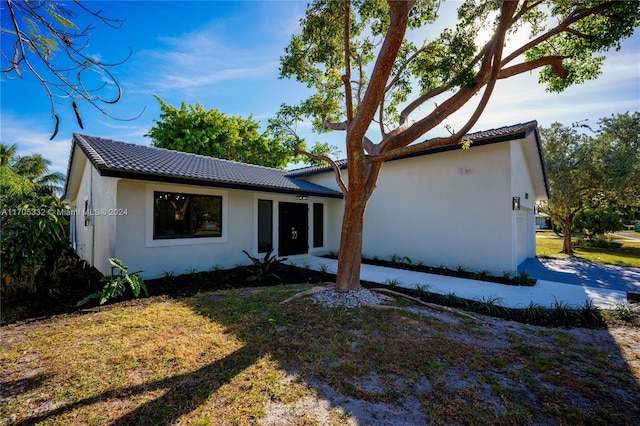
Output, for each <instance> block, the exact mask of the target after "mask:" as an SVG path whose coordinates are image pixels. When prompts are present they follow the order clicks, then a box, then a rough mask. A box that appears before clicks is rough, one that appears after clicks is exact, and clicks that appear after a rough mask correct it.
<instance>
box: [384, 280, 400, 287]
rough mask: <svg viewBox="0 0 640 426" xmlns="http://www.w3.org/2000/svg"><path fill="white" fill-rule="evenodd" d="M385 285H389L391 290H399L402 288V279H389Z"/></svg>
mask: <svg viewBox="0 0 640 426" xmlns="http://www.w3.org/2000/svg"><path fill="white" fill-rule="evenodd" d="M384 283H385V285H388V286H389V288H391V289H395V288H398V287H399V286H400V279H398V278H393V279H391V278H387V279H386V280H385V282H384Z"/></svg>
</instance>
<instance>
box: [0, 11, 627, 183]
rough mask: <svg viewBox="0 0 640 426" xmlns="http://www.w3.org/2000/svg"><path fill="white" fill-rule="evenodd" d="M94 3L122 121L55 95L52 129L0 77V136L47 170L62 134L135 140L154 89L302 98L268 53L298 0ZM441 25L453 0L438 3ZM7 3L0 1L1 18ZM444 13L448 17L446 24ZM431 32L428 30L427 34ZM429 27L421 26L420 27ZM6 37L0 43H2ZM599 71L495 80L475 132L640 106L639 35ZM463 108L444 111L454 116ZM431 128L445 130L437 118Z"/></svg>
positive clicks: (267, 110) (19, 90)
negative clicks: (567, 83) (57, 120)
mask: <svg viewBox="0 0 640 426" xmlns="http://www.w3.org/2000/svg"><path fill="white" fill-rule="evenodd" d="M87 4H88V6H90V7H91V8H93V9H102V10H104V13H105V15H107V16H110V17H114V18H126V21H125V23H124V25H123V27H122V28H121V29H119V30H114V29H110V28H108V27H101V28H99V29H98V30H96V31H94V34H93V37H92V38H91V44H90V46H89V47H88V48H87V49H86V52H91V53H92V54H95V55H99V57H101V58H102V59H103V60H104V61H105V62H114V61H118V60H120V59H122V58H124V57H126V55H127V54H128V49H129V48H131V49H132V51H133V54H132V56H131V58H130V59H129V60H128V61H127V62H125V63H124V64H123V65H120V66H118V67H116V68H114V69H113V73H114V75H115V76H116V78H117V80H118V81H119V82H120V83H121V85H122V87H123V90H124V95H123V98H122V100H121V101H120V102H119V103H118V104H116V105H113V106H110V107H109V112H110V113H111V114H112V115H114V116H116V117H122V118H130V117H135V116H136V115H138V114H139V113H140V112H141V111H143V113H142V115H141V116H140V117H139V118H138V119H136V120H133V121H117V120H113V119H109V118H106V117H105V116H104V115H102V113H100V112H99V111H97V110H94V109H93V108H92V107H90V106H89V105H86V104H80V105H79V106H80V108H81V112H82V118H83V123H84V130H81V129H80V128H79V127H78V125H77V123H76V121H75V118H74V115H73V112H72V109H71V106H70V102H69V101H68V100H61V101H60V102H59V104H58V105H57V107H58V112H59V115H60V117H61V124H60V129H59V133H58V136H57V137H56V138H55V139H54V140H53V141H49V136H50V135H51V132H52V130H53V120H52V118H51V115H50V105H49V103H48V99H47V98H46V97H45V96H44V94H43V92H42V89H41V88H40V86H39V84H38V83H37V82H36V81H35V80H34V79H31V78H28V77H26V76H25V78H22V79H6V78H5V77H2V82H1V94H0V96H1V116H0V119H1V122H0V139H1V141H2V142H3V143H7V144H13V143H17V144H18V146H19V153H20V154H23V155H27V154H32V153H40V154H42V155H44V156H45V158H49V159H50V160H52V162H53V165H52V169H54V170H56V171H61V172H66V168H67V161H68V155H69V149H70V141H71V135H72V133H73V132H82V133H86V134H90V135H95V136H102V137H106V138H111V139H117V140H125V141H128V142H133V143H139V144H145V145H148V144H150V139H149V138H147V137H144V135H145V134H146V133H147V132H148V131H149V129H150V128H151V126H152V125H153V120H154V119H158V118H159V114H160V107H159V105H158V103H157V102H156V101H155V99H153V97H152V95H153V94H158V95H159V96H160V97H162V98H163V99H164V100H166V101H167V102H169V103H170V104H173V105H176V106H179V105H180V103H181V102H183V101H185V102H187V103H191V104H193V103H196V102H200V103H201V104H202V105H203V106H204V107H205V108H217V109H219V110H221V111H223V112H225V113H227V114H229V115H242V116H245V117H246V116H249V115H250V114H253V116H254V118H256V119H257V120H259V121H261V122H262V124H263V125H265V126H266V123H267V119H269V118H271V117H273V116H274V115H275V113H276V111H277V110H278V108H279V106H280V104H281V103H283V102H286V103H290V104H294V103H296V102H297V101H300V100H302V99H304V97H305V96H306V95H307V94H308V92H307V89H306V88H305V87H304V86H302V85H300V84H298V83H297V82H295V81H292V80H280V79H278V67H279V58H280V56H281V55H282V54H283V53H284V48H285V47H286V45H287V43H288V41H289V39H290V37H291V35H292V34H294V33H296V32H299V30H300V28H299V20H300V18H301V17H302V16H303V15H304V11H305V7H306V2H301V1H273V2H269V1H245V2H240V1H235V2H218V1H193V2H192V1H113V0H112V1H108V2H98V1H91V2H88V3H87ZM444 4H445V7H446V8H449V9H448V10H444V12H445V13H444V18H445V19H444V23H443V24H441V26H442V25H447V20H446V18H447V16H450V15H451V13H450V12H451V11H453V7H455V6H457V5H458V4H459V2H457V1H448V2H445V3H444ZM5 17H6V10H4V8H3V10H2V21H3V25H4V22H6V20H5ZM450 22H451V21H449V23H450ZM435 35H436V34H435V33H434V34H433V36H435ZM424 36H428V33H425V34H421V35H420V37H424ZM4 49H5V45H4V43H3V50H4ZM608 56H609V57H608V59H607V61H606V64H605V67H604V74H603V75H602V76H601V77H600V78H599V79H598V80H595V81H591V82H587V83H586V84H584V85H581V86H576V87H572V88H570V89H568V90H567V91H565V92H564V93H562V94H550V93H546V92H545V90H544V87H542V86H540V85H538V84H537V83H536V81H537V74H536V73H532V74H528V75H522V76H517V77H515V78H511V79H508V80H505V81H501V82H499V83H498V87H497V89H496V91H495V93H494V96H493V98H492V100H491V102H490V104H489V107H488V108H487V110H486V111H485V114H484V115H483V117H482V118H481V119H480V121H479V122H478V123H477V125H476V126H475V130H486V129H490V128H495V127H500V126H503V125H509V124H515V123H519V122H525V121H529V120H538V122H539V124H540V125H541V126H548V125H550V124H551V123H552V122H554V121H558V122H561V123H563V124H567V125H568V124H570V123H572V122H575V121H579V120H583V119H589V122H590V123H592V124H595V122H596V121H597V119H598V118H601V117H605V116H610V115H611V114H614V113H623V112H626V111H638V110H640V34H638V32H636V34H635V35H634V36H633V37H632V38H630V39H628V40H626V41H625V42H624V43H623V48H622V50H621V51H619V52H613V53H611V54H609V55H608ZM468 113H469V109H465V110H463V111H461V112H460V113H459V114H456V116H455V117H452V118H451V119H450V120H448V121H447V124H450V125H451V126H453V127H454V128H455V127H456V126H460V125H461V123H462V122H463V120H464V118H465V114H468ZM304 129H305V126H301V133H303V135H305V136H307V137H308V140H309V142H314V141H316V140H321V141H327V142H330V143H333V144H337V145H339V146H341V149H342V150H343V153H344V148H343V147H344V144H343V143H342V139H343V137H344V135H343V134H342V133H340V132H336V133H334V134H330V135H324V134H323V135H315V134H311V133H310V132H305V130H304ZM438 132H441V133H443V132H445V130H444V128H443V127H441V128H440V129H438Z"/></svg>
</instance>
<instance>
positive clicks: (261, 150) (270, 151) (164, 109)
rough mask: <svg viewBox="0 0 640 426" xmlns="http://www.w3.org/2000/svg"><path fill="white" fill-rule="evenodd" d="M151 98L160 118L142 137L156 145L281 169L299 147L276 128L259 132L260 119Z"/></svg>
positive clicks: (322, 149) (323, 149) (323, 148)
mask: <svg viewBox="0 0 640 426" xmlns="http://www.w3.org/2000/svg"><path fill="white" fill-rule="evenodd" d="M155 98H156V99H157V100H158V102H160V109H161V114H160V119H159V120H155V125H154V126H153V127H152V128H151V130H149V133H148V134H147V135H146V136H149V137H150V138H151V139H152V145H153V146H155V147H158V148H166V149H173V150H176V151H182V152H189V153H192V154H199V155H206V156H208V157H215V158H223V159H226V160H233V161H239V162H242V163H249V164H257V165H261V166H266V167H274V168H280V169H282V168H285V167H286V166H287V165H288V164H289V163H290V162H292V161H295V160H297V159H298V158H297V157H296V156H295V153H294V150H295V148H296V147H300V146H303V145H301V143H302V142H301V141H299V140H297V139H295V138H293V137H291V136H290V135H287V134H285V133H283V132H280V131H279V130H278V129H272V128H268V129H267V130H266V131H265V132H262V133H261V132H260V122H258V121H256V120H254V118H253V116H249V117H248V118H243V117H239V116H229V115H227V114H225V113H223V112H221V111H218V110H217V109H209V110H207V109H205V108H204V107H203V106H202V105H200V103H196V105H187V104H186V103H185V102H183V103H182V105H181V106H180V108H179V109H178V108H176V107H174V106H172V105H169V104H168V103H167V102H165V101H164V100H162V99H161V98H160V97H159V96H157V95H155ZM304 146H306V145H304ZM314 149H315V150H316V151H315V152H317V153H318V154H319V155H326V154H328V153H329V152H330V151H331V150H332V149H334V147H332V146H330V145H328V144H319V145H318V146H317V147H314Z"/></svg>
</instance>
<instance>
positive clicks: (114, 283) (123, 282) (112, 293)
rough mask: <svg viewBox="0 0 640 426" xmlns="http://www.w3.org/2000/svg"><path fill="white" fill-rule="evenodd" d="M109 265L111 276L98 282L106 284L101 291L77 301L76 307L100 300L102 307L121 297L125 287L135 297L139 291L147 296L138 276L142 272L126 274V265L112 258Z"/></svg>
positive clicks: (144, 286) (145, 288)
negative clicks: (116, 269) (116, 271)
mask: <svg viewBox="0 0 640 426" xmlns="http://www.w3.org/2000/svg"><path fill="white" fill-rule="evenodd" d="M109 263H111V275H110V276H105V277H102V279H101V280H100V281H101V282H104V283H106V284H105V286H104V288H103V289H102V291H99V292H97V293H91V294H90V295H88V296H87V297H85V298H84V299H82V300H81V301H79V302H78V303H77V304H76V306H82V305H84V304H85V303H87V302H88V301H90V300H92V299H100V302H99V303H100V304H101V305H104V304H105V303H106V302H107V301H108V300H109V299H114V298H116V297H120V296H122V295H123V294H124V292H125V291H126V289H127V285H128V286H129V287H130V288H131V291H132V292H133V295H134V296H135V297H138V296H140V291H143V292H144V294H145V296H148V295H149V292H148V291H147V286H146V285H145V284H144V281H143V280H142V278H140V276H139V274H140V272H142V271H137V272H132V273H127V272H128V269H129V268H128V267H127V265H125V264H124V263H123V262H122V261H121V260H119V259H116V258H113V257H112V258H110V259H109ZM115 268H118V269H119V270H120V272H119V273H118V274H115V273H114V269H115Z"/></svg>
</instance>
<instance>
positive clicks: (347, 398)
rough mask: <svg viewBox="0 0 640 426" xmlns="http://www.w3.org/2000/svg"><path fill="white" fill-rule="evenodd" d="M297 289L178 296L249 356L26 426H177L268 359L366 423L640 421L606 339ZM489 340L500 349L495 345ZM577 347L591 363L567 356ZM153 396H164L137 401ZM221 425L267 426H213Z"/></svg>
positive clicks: (619, 359)
mask: <svg viewBox="0 0 640 426" xmlns="http://www.w3.org/2000/svg"><path fill="white" fill-rule="evenodd" d="M295 291H296V289H294V288H291V287H288V288H287V289H286V290H284V289H281V288H278V287H275V288H269V289H264V288H263V289H240V290H234V291H228V292H214V293H201V294H197V295H195V296H192V297H186V298H177V299H176V300H177V301H178V302H179V303H181V304H183V305H185V306H187V307H188V308H190V309H191V310H192V311H193V312H194V313H196V314H197V315H200V316H202V317H203V318H207V319H208V320H210V321H212V322H215V323H217V324H220V325H221V326H223V327H224V330H225V333H227V334H228V335H229V336H232V337H233V338H234V339H238V340H240V341H242V342H244V346H243V347H242V348H240V349H238V350H236V351H234V352H232V353H229V354H228V355H226V356H225V357H224V358H222V359H219V360H217V361H215V362H213V363H210V364H208V365H206V366H204V367H202V368H200V369H198V370H195V371H192V372H188V373H185V374H180V375H175V376H172V377H167V378H163V379H161V380H157V381H149V382H147V383H144V384H142V385H136V386H129V387H120V388H117V389H112V390H109V391H106V392H104V393H101V394H98V395H95V396H93V397H90V398H85V399H82V400H79V401H76V402H73V403H69V404H67V405H64V406H61V407H57V408H54V409H51V410H49V411H47V412H45V413H42V414H39V415H36V416H34V417H31V418H29V419H26V420H24V421H21V422H20V423H18V424H19V425H28V424H35V423H38V422H41V421H45V420H47V419H51V420H54V419H52V417H55V416H59V415H62V414H65V413H70V412H71V411H73V410H75V409H78V408H81V407H88V406H92V405H94V404H98V403H104V402H107V403H110V402H111V401H113V402H114V404H113V405H114V406H115V407H117V406H118V405H117V403H115V402H117V400H132V401H131V402H130V405H131V404H134V403H135V404H139V405H138V406H137V407H136V408H135V409H134V410H133V411H131V412H129V413H126V414H124V415H122V416H121V417H119V418H118V419H116V420H115V421H114V422H113V423H112V424H115V425H130V424H156V425H170V424H175V423H176V422H178V421H179V420H180V419H181V418H183V417H184V416H187V415H189V414H190V413H192V412H194V411H195V410H197V409H198V408H199V407H202V406H203V405H205V402H206V401H207V400H208V399H210V398H211V397H212V396H213V395H215V394H216V392H218V391H219V390H220V388H221V387H222V386H224V385H225V384H228V383H230V382H232V381H234V379H235V378H236V376H238V375H240V374H241V373H242V372H243V371H245V370H246V369H248V368H249V367H250V366H252V365H253V364H254V363H256V362H257V361H258V360H259V359H261V358H262V357H264V356H269V357H270V358H271V359H272V360H273V361H275V362H276V364H277V368H278V369H281V370H283V371H285V372H286V373H288V374H290V375H293V376H295V377H296V378H298V379H299V380H300V383H303V384H306V385H307V386H308V387H310V388H313V389H315V390H316V391H317V395H318V397H319V398H321V399H323V400H324V401H326V402H327V403H328V406H329V409H331V408H336V407H338V408H340V409H342V411H344V412H346V413H349V414H350V415H351V417H352V418H353V420H355V422H356V424H371V425H405V424H429V423H436V424H438V423H439V424H451V423H454V424H529V423H544V424H546V423H550V424H555V423H567V424H597V423H601V424H633V420H632V419H637V415H639V414H640V410H639V409H638V406H637V401H638V400H639V398H640V387H639V385H638V383H637V381H636V380H637V379H634V375H633V373H632V372H631V370H630V367H629V366H628V365H627V363H626V361H625V359H624V357H623V355H622V353H621V352H620V349H619V348H618V346H617V342H616V340H615V338H614V337H612V336H609V335H607V334H606V332H604V331H602V334H599V335H598V336H600V337H599V340H597V341H591V340H589V339H588V338H585V340H584V342H583V341H582V340H580V339H582V337H580V336H581V334H579V333H577V334H576V335H575V336H573V335H571V336H570V335H568V334H569V333H568V332H564V333H562V334H560V335H559V336H560V337H554V335H552V334H547V332H546V331H544V330H542V331H540V332H539V333H538V334H535V333H534V334H528V333H530V332H528V331H526V330H525V331H522V332H520V334H518V335H516V328H512V327H510V326H504V325H501V324H500V323H497V322H487V323H483V324H475V323H465V322H464V321H462V320H460V321H458V322H455V320H454V322H453V323H446V322H444V323H442V322H439V321H436V320H433V319H431V320H429V319H428V318H427V319H425V318H420V319H418V318H417V317H411V316H407V315H405V314H404V313H402V314H401V313H397V312H393V311H379V310H369V309H356V310H345V309H328V308H320V307H318V306H314V305H312V304H311V303H309V302H308V301H296V302H293V303H291V304H288V305H284V306H282V305H279V304H278V302H280V301H282V300H284V299H286V298H287V297H288V296H290V295H291V294H292V293H294V292H295ZM499 327H503V328H501V329H500V330H494V328H495V329H497V328H499ZM488 334H491V336H494V338H496V339H498V340H499V342H498V343H497V344H494V343H493V342H490V343H489V344H487V342H488V340H487V339H488V337H487V335H488ZM496 336H498V337H496ZM549 336H551V337H549ZM536 338H540V339H542V341H538V340H536ZM545 339H546V340H545ZM556 340H557V341H556ZM560 340H562V342H564V345H563V351H560V352H558V351H557V350H556V349H557V347H559V346H560V343H562V342H560ZM559 342H560V343H559ZM578 342H579V344H578ZM572 345H573V346H575V347H576V348H580V350H581V351H584V353H582V354H580V353H579V354H572V353H565V352H564V350H567V351H570V352H571V351H572V349H573V346H572ZM594 360H596V361H594ZM604 371H606V372H607V373H606V374H605V373H604ZM514 377H515V378H516V379H514ZM523 383H527V385H526V386H525V385H524V384H523ZM154 392H156V393H157V394H161V395H160V396H157V397H155V398H154V399H151V400H149V401H146V402H142V403H137V402H135V399H136V397H138V399H142V398H145V397H146V398H149V397H152V395H149V394H150V393H151V394H152V393H154ZM265 408H266V406H265ZM222 420H225V421H227V422H228V423H232V424H250V423H253V422H254V421H255V420H256V419H249V418H237V417H234V418H232V419H214V420H213V421H214V423H213V424H217V423H215V422H218V421H219V422H221V421H222ZM344 423H346V421H344Z"/></svg>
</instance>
